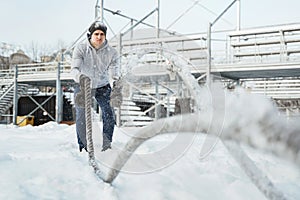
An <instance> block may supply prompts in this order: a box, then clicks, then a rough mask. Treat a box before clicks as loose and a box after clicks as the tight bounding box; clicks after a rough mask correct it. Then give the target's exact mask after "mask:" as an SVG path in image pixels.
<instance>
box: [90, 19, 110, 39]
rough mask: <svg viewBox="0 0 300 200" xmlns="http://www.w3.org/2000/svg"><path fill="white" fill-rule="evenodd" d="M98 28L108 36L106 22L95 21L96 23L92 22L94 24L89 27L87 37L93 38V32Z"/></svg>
mask: <svg viewBox="0 0 300 200" xmlns="http://www.w3.org/2000/svg"><path fill="white" fill-rule="evenodd" d="M96 30H101V31H102V32H103V33H104V35H105V36H106V31H107V27H106V26H105V24H103V22H101V21H95V22H94V23H92V25H91V26H90V28H89V29H88V33H87V37H88V38H89V39H91V37H92V35H93V33H94V32H95V31H96Z"/></svg>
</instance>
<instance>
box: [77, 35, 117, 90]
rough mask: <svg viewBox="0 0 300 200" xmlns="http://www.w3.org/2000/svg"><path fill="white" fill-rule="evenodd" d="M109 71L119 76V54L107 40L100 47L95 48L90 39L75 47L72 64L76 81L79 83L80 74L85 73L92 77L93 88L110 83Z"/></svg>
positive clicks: (115, 76)
mask: <svg viewBox="0 0 300 200" xmlns="http://www.w3.org/2000/svg"><path fill="white" fill-rule="evenodd" d="M109 71H110V73H111V77H114V78H118V77H119V56H118V53H117V51H116V50H115V49H114V48H112V47H111V46H110V45H108V42H107V40H105V42H104V43H103V44H102V45H101V47H100V48H99V49H95V48H94V47H93V46H92V45H91V44H90V42H89V40H88V39H87V40H85V41H84V42H82V43H80V44H78V45H77V46H76V47H75V49H74V51H73V56H72V64H71V74H72V75H73V79H74V80H75V82H77V83H78V82H79V77H80V75H81V74H84V75H86V76H88V77H89V78H90V79H91V82H92V88H99V87H103V86H105V85H107V84H109V83H110V76H109Z"/></svg>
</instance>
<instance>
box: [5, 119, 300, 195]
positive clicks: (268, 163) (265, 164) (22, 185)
mask: <svg viewBox="0 0 300 200" xmlns="http://www.w3.org/2000/svg"><path fill="white" fill-rule="evenodd" d="M74 132H75V126H74V125H72V126H67V125H57V124H56V123H54V122H51V123H47V124H44V125H41V126H38V127H32V126H26V127H20V128H15V127H12V126H10V125H9V126H5V125H1V126H0V177H1V179H0V180H1V181H0V188H1V193H0V199H72V200H73V199H81V200H82V199H124V200H125V199H126V200H128V199H153V200H159V199H195V200H198V199H214V200H216V199H222V200H223V199H236V200H240V199H249V200H250V199H251V200H252V199H265V197H264V196H263V194H262V193H261V192H260V191H259V190H258V189H257V188H256V187H255V185H254V184H252V183H251V181H250V180H249V178H248V177H247V176H246V175H245V174H244V173H243V171H242V170H241V169H240V168H239V166H238V164H237V163H236V162H235V161H234V160H233V158H231V156H230V155H229V154H228V152H227V150H226V149H225V147H224V146H223V145H222V144H221V142H219V143H218V145H217V146H216V148H215V149H214V151H213V152H212V153H211V154H210V156H208V157H207V158H205V159H204V160H200V159H199V145H201V142H203V141H204V139H205V136H204V135H198V136H197V137H196V138H195V140H194V142H193V145H192V146H191V147H190V148H189V149H188V151H187V152H186V153H185V154H184V156H183V157H181V158H180V159H179V160H178V161H177V162H175V163H174V164H172V165H170V166H169V167H166V168H163V169H162V170H159V171H155V172H153V173H147V174H132V173H121V174H120V175H119V176H118V177H117V178H116V180H115V182H114V183H113V184H112V185H109V184H106V183H104V182H102V181H101V180H99V179H98V178H97V177H96V176H95V174H94V172H93V170H92V168H91V167H90V166H89V165H88V155H87V153H85V152H82V153H80V152H79V151H78V148H77V145H76V138H75V134H74ZM122 132H123V130H120V129H118V130H117V131H116V133H115V144H116V145H118V144H121V143H123V142H124V141H122V139H124V138H125V137H122V136H121V135H122ZM118 135H119V136H120V137H118ZM169 138H170V136H168V135H167V136H159V137H158V138H157V139H156V140H154V141H153V142H154V143H155V141H156V142H157V143H164V142H168V141H167V140H168V139H169ZM153 142H149V145H150V146H151V143H152V145H153ZM145 145H146V144H145ZM146 146H147V145H146ZM141 148H143V147H141ZM144 149H145V147H144ZM247 152H250V155H251V157H252V158H253V159H254V160H255V161H256V162H257V164H258V166H259V167H260V168H261V169H263V171H264V172H265V173H266V174H267V175H268V176H269V177H270V178H271V180H273V181H274V183H275V185H276V186H277V187H278V188H279V189H280V190H281V191H283V192H284V193H285V194H286V196H287V197H289V198H290V199H299V198H300V173H299V169H298V168H297V167H295V166H294V165H293V164H291V163H288V162H287V161H284V160H281V159H278V158H276V157H273V156H271V155H268V154H262V153H258V152H257V151H255V150H250V149H249V150H248V151H247Z"/></svg>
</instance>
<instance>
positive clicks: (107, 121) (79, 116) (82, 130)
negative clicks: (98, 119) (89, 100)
mask: <svg viewBox="0 0 300 200" xmlns="http://www.w3.org/2000/svg"><path fill="white" fill-rule="evenodd" d="M78 92H80V86H79V85H76V86H75V89H74V97H75V95H76V94H77V93H78ZM110 93H111V87H110V85H109V84H107V85H106V86H103V87H101V88H97V89H93V90H92V96H94V97H95V99H96V101H97V103H98V105H99V106H100V108H101V111H102V120H103V132H102V136H103V147H106V146H110V144H111V142H112V137H113V132H114V126H115V119H114V113H113V109H112V107H111V106H110ZM75 110H76V133H77V140H78V144H79V147H80V148H84V147H87V142H86V121H85V108H82V107H79V106H77V105H76V104H75Z"/></svg>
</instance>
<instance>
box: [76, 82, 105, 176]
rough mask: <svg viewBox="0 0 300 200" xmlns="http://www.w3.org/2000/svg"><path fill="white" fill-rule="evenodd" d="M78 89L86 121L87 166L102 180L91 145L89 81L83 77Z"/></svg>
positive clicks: (90, 93)
mask: <svg viewBox="0 0 300 200" xmlns="http://www.w3.org/2000/svg"><path fill="white" fill-rule="evenodd" d="M80 87H81V89H82V90H83V91H82V92H83V98H84V105H85V119H86V136H87V149H88V155H89V164H90V165H91V166H92V167H93V169H94V172H95V174H96V175H97V176H98V177H99V178H100V179H101V180H103V173H102V172H101V170H100V168H99V166H98V165H97V162H96V161H95V153H94V145H93V131H92V130H93V128H92V111H91V106H92V91H91V79H90V78H88V77H84V78H83V80H81V81H80Z"/></svg>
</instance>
